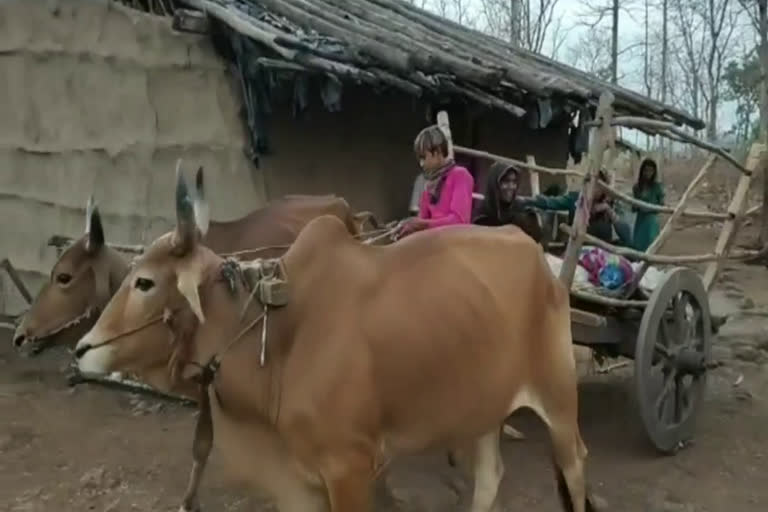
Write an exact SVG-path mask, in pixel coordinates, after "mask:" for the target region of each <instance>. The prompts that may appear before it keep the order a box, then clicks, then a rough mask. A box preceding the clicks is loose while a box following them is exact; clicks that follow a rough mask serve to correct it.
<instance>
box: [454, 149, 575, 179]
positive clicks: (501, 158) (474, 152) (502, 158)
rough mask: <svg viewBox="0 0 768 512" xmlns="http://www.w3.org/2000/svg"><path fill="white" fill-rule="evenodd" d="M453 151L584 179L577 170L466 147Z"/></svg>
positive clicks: (545, 172)
mask: <svg viewBox="0 0 768 512" xmlns="http://www.w3.org/2000/svg"><path fill="white" fill-rule="evenodd" d="M453 150H454V151H455V152H456V153H461V154H464V155H469V156H474V157H476V158H483V159H485V160H493V161H496V162H501V163H503V164H507V165H515V166H517V167H521V168H523V169H528V170H530V171H536V172H541V173H544V174H550V175H552V176H580V177H583V176H584V173H583V172H581V171H577V170H575V169H555V168H553V167H544V166H541V165H533V164H529V163H527V162H523V161H521V160H516V159H514V158H509V157H506V156H501V155H496V154H493V153H488V152H487V151H480V150H477V149H472V148H467V147H464V146H454V147H453Z"/></svg>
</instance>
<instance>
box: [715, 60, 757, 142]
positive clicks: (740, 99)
mask: <svg viewBox="0 0 768 512" xmlns="http://www.w3.org/2000/svg"><path fill="white" fill-rule="evenodd" d="M723 80H724V82H725V86H726V87H725V91H724V95H723V99H724V100H726V101H735V102H736V123H734V125H733V127H732V128H731V130H730V131H729V133H731V134H734V135H735V136H736V137H737V140H738V141H739V142H742V143H746V142H751V141H752V140H754V139H755V138H756V137H757V136H758V133H759V128H760V126H759V125H760V123H759V115H755V114H757V113H758V112H759V105H760V84H761V77H760V62H759V60H758V57H757V55H756V54H755V53H754V52H753V53H751V54H748V55H745V56H744V57H742V58H741V59H740V60H732V61H730V62H728V65H727V66H726V67H725V71H724V73H723Z"/></svg>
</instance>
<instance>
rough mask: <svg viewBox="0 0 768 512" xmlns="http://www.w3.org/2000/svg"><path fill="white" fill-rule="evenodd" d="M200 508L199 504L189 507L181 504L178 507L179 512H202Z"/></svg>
mask: <svg viewBox="0 0 768 512" xmlns="http://www.w3.org/2000/svg"><path fill="white" fill-rule="evenodd" d="M202 510H203V509H202V508H200V505H194V506H193V507H191V508H189V507H187V506H186V505H182V506H181V507H179V512H202Z"/></svg>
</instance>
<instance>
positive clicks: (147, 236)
mask: <svg viewBox="0 0 768 512" xmlns="http://www.w3.org/2000/svg"><path fill="white" fill-rule="evenodd" d="M0 69H2V73H0V259H2V258H3V257H8V258H10V260H11V262H12V263H13V264H14V265H15V266H16V267H18V268H19V269H20V270H22V271H23V278H24V279H25V281H26V282H27V283H29V285H30V287H31V288H32V290H33V291H35V290H36V289H37V287H38V285H39V283H40V280H41V278H43V277H44V276H45V275H47V273H48V272H49V271H50V268H51V266H52V264H53V263H54V261H55V258H56V254H55V250H54V249H53V248H50V247H46V241H47V239H48V237H49V236H50V235H52V234H64V235H70V236H78V235H80V234H81V233H82V231H83V227H84V207H85V204H86V201H87V199H88V196H89V194H91V193H93V194H94V196H95V199H96V201H97V202H98V204H99V208H100V210H101V212H102V215H103V218H104V224H105V229H106V235H107V238H108V239H109V240H113V241H118V242H124V243H143V242H145V241H147V240H151V239H152V238H154V237H155V236H156V235H158V234H159V233H161V232H163V231H165V230H167V228H168V227H169V226H170V225H171V224H170V222H171V220H172V214H173V210H172V202H171V200H172V197H173V196H172V190H173V189H172V186H173V178H174V167H175V161H176V159H177V158H178V157H183V159H184V161H185V162H187V169H186V170H187V171H188V172H189V173H190V177H191V173H192V172H193V171H194V168H193V167H192V166H193V165H198V164H202V165H204V166H205V168H206V171H207V175H208V177H209V183H211V186H210V192H209V195H210V197H211V207H212V211H213V212H214V215H215V216H216V217H217V218H220V219H228V218H233V217H237V216H239V215H241V214H243V213H245V212H246V211H249V210H250V209H252V208H254V207H257V206H259V205H261V204H263V202H264V190H263V185H262V180H261V178H260V177H259V176H258V174H256V173H255V172H254V169H253V166H252V165H251V163H250V161H249V160H248V159H247V158H246V157H245V154H244V153H243V144H244V140H245V139H244V136H243V128H242V123H241V121H240V119H239V117H238V110H237V109H238V108H239V104H238V100H237V98H238V95H237V88H236V87H235V86H234V84H232V83H231V82H230V81H231V77H230V74H229V73H227V72H226V70H225V68H224V63H223V61H222V60H221V59H219V58H218V56H217V55H216V54H215V53H214V51H213V49H212V47H211V45H210V42H209V39H208V38H207V37H206V36H196V35H189V34H178V33H174V32H173V31H172V30H171V28H170V18H164V19H163V18H159V17H153V16H150V15H147V14H143V13H140V12H137V11H134V10H131V9H127V8H124V7H123V6H121V5H119V4H116V3H113V2H109V1H108V0H58V1H56V0H53V1H52V0H16V1H5V2H0ZM1 279H3V283H2V285H3V287H4V291H5V293H0V301H2V300H3V297H5V302H10V304H6V306H5V308H6V310H14V309H16V308H17V307H18V306H19V304H18V297H17V296H16V294H15V292H12V293H11V292H9V281H8V280H7V279H6V278H5V277H4V276H3V277H2V278H1ZM3 307H4V306H3V304H2V303H0V311H1V310H2V309H3Z"/></svg>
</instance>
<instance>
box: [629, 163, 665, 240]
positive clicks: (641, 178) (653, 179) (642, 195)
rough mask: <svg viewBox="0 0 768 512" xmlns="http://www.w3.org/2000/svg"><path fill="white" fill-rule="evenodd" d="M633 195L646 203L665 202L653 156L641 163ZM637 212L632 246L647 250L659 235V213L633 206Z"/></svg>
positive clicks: (661, 203)
mask: <svg viewBox="0 0 768 512" xmlns="http://www.w3.org/2000/svg"><path fill="white" fill-rule="evenodd" d="M632 195H633V196H634V197H635V199H640V200H641V201H645V202H646V203H652V204H658V205H663V204H664V187H662V185H661V183H659V180H658V177H657V168H656V162H655V161H654V160H653V159H652V158H646V159H644V160H643V162H642V163H641V164H640V173H639V174H638V176H637V183H635V185H634V186H633V187H632ZM632 210H634V211H635V212H636V217H635V229H634V230H633V231H632V246H633V247H634V248H635V249H636V250H638V251H642V252H645V250H646V249H647V248H648V246H649V245H651V244H652V243H653V241H654V240H655V239H656V237H657V236H658V235H659V218H658V217H659V214H658V213H656V212H649V211H647V210H643V209H641V208H638V207H636V206H633V207H632Z"/></svg>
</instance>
